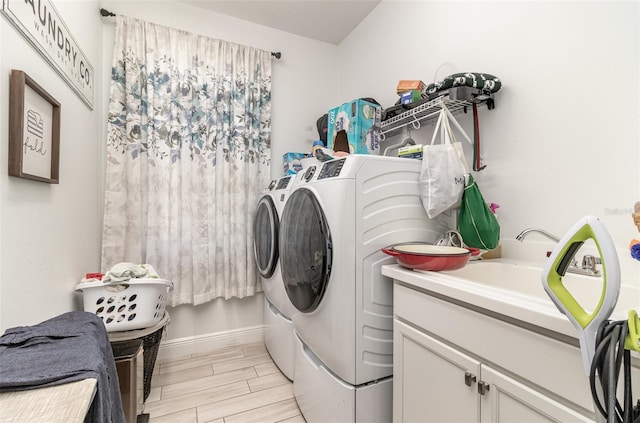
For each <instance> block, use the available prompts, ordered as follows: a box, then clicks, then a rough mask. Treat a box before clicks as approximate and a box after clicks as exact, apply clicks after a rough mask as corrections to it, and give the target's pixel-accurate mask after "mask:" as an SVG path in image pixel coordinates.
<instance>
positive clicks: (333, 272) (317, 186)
mask: <svg viewBox="0 0 640 423" xmlns="http://www.w3.org/2000/svg"><path fill="white" fill-rule="evenodd" d="M420 169H421V162H420V161H418V160H412V159H404V158H397V157H383V156H366V155H350V156H347V157H344V158H341V159H336V160H331V161H328V162H325V163H324V164H323V165H322V166H321V167H316V168H313V167H311V168H309V169H307V170H306V171H305V173H304V174H303V175H302V177H301V178H300V182H299V183H296V185H295V186H294V187H293V188H292V190H291V193H290V195H289V199H288V200H287V204H286V206H285V208H284V213H283V216H282V220H281V226H280V261H281V264H282V277H283V281H284V284H285V288H286V290H287V294H288V295H289V298H290V299H291V302H292V303H293V305H294V306H295V307H296V309H297V310H298V312H297V313H295V314H294V315H293V324H294V327H295V331H296V335H297V336H296V340H295V342H296V350H295V370H294V371H295V379H294V382H293V388H294V394H295V397H296V400H297V402H298V405H299V406H300V409H301V411H302V413H303V415H304V417H305V419H306V420H307V422H309V423H316V422H367V423H370V422H389V421H391V419H392V413H391V403H392V373H393V283H392V280H391V279H389V278H387V277H385V276H383V275H382V274H381V269H380V268H381V266H383V265H385V264H390V263H393V262H394V259H393V258H391V257H389V256H388V255H386V254H384V253H382V252H381V248H383V247H386V246H389V245H392V244H396V243H400V242H409V241H426V242H434V241H435V240H436V239H437V238H438V237H439V236H440V235H441V234H442V233H444V232H445V231H446V230H447V229H448V228H449V225H450V223H451V222H450V221H449V220H450V219H448V218H446V217H444V216H443V217H440V218H437V219H434V220H429V218H428V217H427V215H426V213H425V211H424V208H423V206H422V202H421V201H420V194H419V193H420V191H419V175H420Z"/></svg>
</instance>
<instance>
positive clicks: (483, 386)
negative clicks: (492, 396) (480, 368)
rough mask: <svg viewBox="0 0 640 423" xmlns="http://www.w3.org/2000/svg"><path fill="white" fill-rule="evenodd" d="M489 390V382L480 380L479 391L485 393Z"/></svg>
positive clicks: (481, 393)
mask: <svg viewBox="0 0 640 423" xmlns="http://www.w3.org/2000/svg"><path fill="white" fill-rule="evenodd" d="M488 390H489V384H488V383H486V382H483V381H480V382H478V393H479V394H480V395H484V394H486V393H487V391H488Z"/></svg>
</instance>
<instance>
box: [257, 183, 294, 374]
mask: <svg viewBox="0 0 640 423" xmlns="http://www.w3.org/2000/svg"><path fill="white" fill-rule="evenodd" d="M293 179H294V178H293V176H286V177H283V178H280V179H278V180H273V181H271V183H270V184H269V186H268V187H267V188H266V189H265V190H264V193H263V194H262V196H261V197H260V199H259V200H258V205H257V206H256V213H255V218H254V224H253V229H254V244H253V246H254V252H255V257H256V264H257V266H258V271H259V272H260V276H261V278H262V289H263V291H264V308H263V313H264V325H265V333H264V340H265V346H266V347H267V351H269V354H270V355H271V358H272V359H273V361H274V363H276V365H277V366H278V368H279V369H280V370H281V371H282V373H283V374H284V375H285V376H286V377H288V378H289V379H291V380H293V371H294V358H293V352H294V338H293V322H292V321H291V316H292V314H293V311H294V310H295V308H294V307H293V305H292V304H291V301H289V297H288V296H287V293H286V291H285V289H284V284H283V282H282V275H281V271H280V260H279V248H278V236H279V227H280V217H281V216H282V211H283V209H284V205H285V203H286V201H287V197H288V195H289V190H290V188H291V186H292V183H293Z"/></svg>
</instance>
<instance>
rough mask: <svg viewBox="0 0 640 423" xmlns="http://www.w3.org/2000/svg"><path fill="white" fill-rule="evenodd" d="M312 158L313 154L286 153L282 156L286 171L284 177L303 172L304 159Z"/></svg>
mask: <svg viewBox="0 0 640 423" xmlns="http://www.w3.org/2000/svg"><path fill="white" fill-rule="evenodd" d="M308 157H311V154H307V153H293V152H289V153H284V154H283V155H282V165H283V170H284V176H287V175H295V174H296V173H298V172H300V171H301V170H302V168H303V167H304V166H303V159H305V158H308Z"/></svg>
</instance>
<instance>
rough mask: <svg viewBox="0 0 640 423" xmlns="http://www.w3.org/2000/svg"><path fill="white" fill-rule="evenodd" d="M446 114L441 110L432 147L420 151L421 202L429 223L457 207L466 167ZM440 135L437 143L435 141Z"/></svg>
mask: <svg viewBox="0 0 640 423" xmlns="http://www.w3.org/2000/svg"><path fill="white" fill-rule="evenodd" d="M447 112H449V111H448V110H447V109H446V108H445V107H443V108H442V109H441V110H440V114H439V116H438V120H437V122H436V127H435V130H434V131H433V137H432V138H431V144H429V145H427V146H425V147H424V148H423V151H422V170H421V172H420V198H421V199H422V205H423V206H424V209H425V211H426V212H427V215H428V216H429V218H430V219H433V218H434V217H436V216H438V215H439V214H440V213H443V212H445V211H447V210H450V209H453V208H457V207H459V206H460V202H461V199H462V192H463V191H464V186H465V175H466V174H468V173H469V170H468V169H469V167H468V166H467V163H466V161H465V158H464V153H463V151H462V145H461V143H459V142H457V141H456V139H455V137H454V135H453V131H452V130H451V126H450V124H449V117H448V113H447ZM438 134H440V143H439V144H436V143H435V141H436V138H437V137H438Z"/></svg>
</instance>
